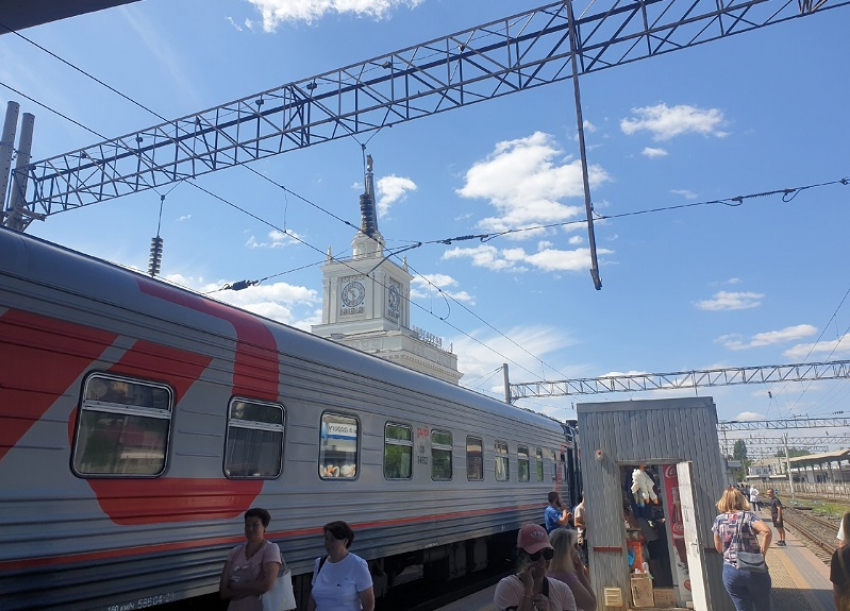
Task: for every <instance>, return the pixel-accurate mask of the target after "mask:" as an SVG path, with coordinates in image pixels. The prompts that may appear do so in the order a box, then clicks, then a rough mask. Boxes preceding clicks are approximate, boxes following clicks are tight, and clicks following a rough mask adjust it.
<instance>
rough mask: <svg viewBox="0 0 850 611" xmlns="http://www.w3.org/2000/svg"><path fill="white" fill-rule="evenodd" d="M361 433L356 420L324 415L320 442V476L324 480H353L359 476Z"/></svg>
mask: <svg viewBox="0 0 850 611" xmlns="http://www.w3.org/2000/svg"><path fill="white" fill-rule="evenodd" d="M359 431H360V424H359V423H358V422H357V419H356V418H352V417H351V416H342V415H340V414H322V430H321V432H320V436H321V438H320V440H319V476H320V477H321V478H322V479H331V478H340V477H342V478H352V477H354V476H355V475H356V474H357V441H358V437H359Z"/></svg>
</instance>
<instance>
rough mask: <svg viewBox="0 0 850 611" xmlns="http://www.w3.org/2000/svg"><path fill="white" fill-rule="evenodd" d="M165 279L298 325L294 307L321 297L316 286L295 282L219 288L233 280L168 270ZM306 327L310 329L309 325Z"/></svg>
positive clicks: (279, 320) (299, 324) (309, 303)
mask: <svg viewBox="0 0 850 611" xmlns="http://www.w3.org/2000/svg"><path fill="white" fill-rule="evenodd" d="M165 279H166V280H167V281H169V282H172V283H174V284H177V285H178V286H182V287H185V288H188V289H190V290H194V291H197V292H199V293H201V294H205V295H206V296H207V297H210V298H212V299H216V300H218V301H222V302H224V303H229V304H230V305H234V306H236V307H239V308H242V309H244V310H248V311H249V312H254V313H255V314H259V315H261V316H265V317H266V318H271V319H272V320H276V321H278V322H282V323H285V324H290V325H293V326H298V327H299V328H304V327H303V320H299V319H298V318H296V316H295V315H294V313H293V309H294V308H296V307H303V306H310V307H312V306H314V305H315V304H317V303H319V301H320V299H319V297H318V294H317V293H316V291H315V290H313V289H308V288H306V287H303V286H294V285H292V284H287V283H286V282H274V283H271V284H259V285H257V286H251V287H248V288H246V289H243V290H241V291H221V290H218V289H220V288H221V287H223V286H225V285H227V284H233V282H235V281H234V280H220V281H217V282H206V281H204V279H203V278H192V277H190V276H184V275H182V274H168V275H166V276H165ZM306 328H307V329H309V326H308V327H306Z"/></svg>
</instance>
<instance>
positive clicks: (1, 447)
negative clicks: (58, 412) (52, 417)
mask: <svg viewBox="0 0 850 611" xmlns="http://www.w3.org/2000/svg"><path fill="white" fill-rule="evenodd" d="M116 337H118V336H117V335H116V334H115V333H109V332H106V331H100V330H97V329H92V328H91V327H85V326H83V325H77V324H73V323H69V322H63V321H60V320H56V319H54V318H49V317H47V316H40V315H38V314H31V313H28V312H21V311H19V310H8V311H7V312H6V313H5V314H3V315H2V316H0V347H1V348H2V366H0V398H2V399H0V420H2V421H3V426H2V427H0V460H2V459H3V457H5V456H6V454H7V453H8V452H9V450H10V449H11V448H13V447H14V446H15V444H16V443H18V441H20V439H21V437H23V436H24V434H25V433H26V432H27V431H28V430H29V429H30V428H31V427H32V426H33V424H35V423H36V422H38V420H39V419H40V418H41V417H42V416H43V415H44V413H45V412H46V411H47V410H48V409H49V408H50V406H51V405H53V403H55V402H56V400H57V399H58V398H59V397H60V396H62V395H63V394H64V393H65V392H66V391H67V390H68V387H69V386H71V384H72V383H73V382H74V380H76V379H77V378H78V377H79V376H80V375H82V374H83V372H84V371H85V370H86V368H87V367H89V366H90V365H91V362H92V361H94V360H96V359H98V358H99V357H100V356H101V354H103V351H104V350H105V349H106V348H107V347H109V346H110V345H112V343H113V342H114V341H115V339H116Z"/></svg>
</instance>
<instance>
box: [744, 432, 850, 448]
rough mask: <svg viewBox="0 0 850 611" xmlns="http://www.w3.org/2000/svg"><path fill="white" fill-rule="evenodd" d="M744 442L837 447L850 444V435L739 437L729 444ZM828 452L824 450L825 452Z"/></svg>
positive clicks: (751, 443)
mask: <svg viewBox="0 0 850 611" xmlns="http://www.w3.org/2000/svg"><path fill="white" fill-rule="evenodd" d="M741 440H743V441H744V443H746V444H747V446H748V447H749V446H751V445H753V446H779V447H783V446H785V444H786V443H787V444H788V445H789V446H806V447H808V446H812V445H818V446H820V445H836V444H850V436H848V435H836V436H835V437H830V436H829V435H827V436H823V437H789V438H788V439H787V440H785V439H784V438H783V437H739V438H737V439H729V440H728V441H729V443H733V442H735V441H741ZM825 451H826V450H824V452H825Z"/></svg>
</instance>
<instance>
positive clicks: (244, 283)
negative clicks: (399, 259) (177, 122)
mask: <svg viewBox="0 0 850 611" xmlns="http://www.w3.org/2000/svg"><path fill="white" fill-rule="evenodd" d="M0 85H3V86H5V87H7V88H9V89H11V90H12V91H15V92H16V93H19V94H20V95H24V97H26V98H27V99H29V100H32V101H33V102H35V103H36V104H38V105H39V106H42V107H44V108H46V109H47V110H49V111H51V112H53V113H55V114H57V115H59V116H60V117H62V118H65V119H67V120H69V121H70V122H72V123H73V124H75V125H78V126H79V127H81V128H83V129H85V130H86V131H88V132H90V133H92V134H95V135H97V136H98V137H100V138H104V139H106V138H105V137H104V136H102V135H100V134H98V133H97V132H96V131H94V130H93V129H90V128H88V127H86V126H85V125H83V124H82V123H79V122H78V121H75V120H73V119H71V118H69V117H66V116H65V115H63V114H62V113H60V112H58V111H56V110H54V109H52V108H50V107H49V106H47V105H46V104H42V103H41V102H37V101H36V100H34V99H33V98H31V97H30V96H27V95H25V94H22V93H21V92H19V91H18V90H16V89H14V88H12V87H9V86H8V85H5V83H2V82H0ZM131 152H132V151H131ZM136 154H137V153H136ZM245 167H247V166H245ZM249 169H250V170H251V171H252V172H254V173H256V174H257V175H259V176H262V177H263V178H266V179H267V180H269V181H270V182H272V183H274V184H277V183H275V182H274V181H272V180H271V179H268V178H267V177H265V176H263V175H262V174H260V173H259V172H256V170H253V168H249ZM184 182H188V184H190V185H192V186H193V187H195V188H196V189H199V190H200V191H203V192H204V193H206V194H207V195H209V196H210V197H213V198H215V199H218V200H219V201H221V202H223V203H226V204H227V205H229V206H232V207H233V208H234V209H236V210H239V211H240V212H242V213H243V214H246V215H247V216H250V217H251V218H253V219H255V220H257V221H259V222H261V223H264V224H266V225H268V226H270V227H272V228H274V229H276V230H277V231H281V232H282V233H283V234H284V235H286V236H288V237H289V238H291V239H293V240H295V241H297V242H300V243H301V244H303V245H305V246H307V247H309V248H311V249H313V250H316V251H317V252H319V253H321V254H325V253H324V252H323V251H322V250H321V249H319V248H317V247H315V246H313V245H312V244H309V243H308V242H306V241H304V240H302V239H301V238H299V237H298V236H297V235H295V234H294V233H292V232H290V231H289V230H288V229H281V228H280V227H277V226H276V225H274V224H273V223H270V222H269V221H266V220H265V219H262V218H260V217H259V216H257V215H255V214H253V213H252V212H249V211H248V210H246V209H244V208H242V207H241V206H238V205H236V204H234V203H232V202H230V201H228V200H227V199H225V198H223V197H221V196H219V195H217V194H215V193H213V192H212V191H210V190H208V189H205V188H204V187H201V186H200V185H198V184H197V183H196V182H194V181H192V180H188V179H184ZM277 186H279V187H280V188H282V189H284V190H285V191H286V192H288V193H292V194H293V195H294V196H297V197H299V199H302V200H303V201H305V202H307V203H310V204H311V205H314V204H312V202H310V201H309V200H307V199H306V198H304V197H302V196H300V195H298V194H297V193H294V192H293V191H291V190H289V189H286V188H285V187H284V186H283V185H277ZM316 207H317V208H318V209H320V210H324V209H323V208H321V206H316ZM326 212H327V211H326ZM332 216H334V217H335V218H337V219H338V220H341V221H342V222H343V223H345V224H347V225H348V226H350V227H354V225H352V224H351V223H349V222H347V221H345V220H343V219H339V217H336V216H335V215H332ZM420 245H421V244H415V245H413V246H409V247H406V248H405V249H404V250H410V249H412V248H418V247H419V246H420ZM388 256H389V255H388ZM334 260H336V261H338V262H342V261H341V260H339V259H336V258H334ZM349 267H350V266H349ZM351 269H352V270H353V271H356V272H357V273H360V271H359V270H355V269H354V268H351ZM373 280H374V281H375V282H378V281H377V280H375V279H373ZM256 284H259V281H254V280H243V281H240V282H237V283H234V284H231V285H228V286H227V287H222V289H220V290H225V289H230V290H233V289H234V287H238V288H236V289H235V290H239V289H240V288H247V287H249V286H255V285H256ZM379 284H380V283H379ZM383 288H387V287H386V286H383ZM408 303H409V304H411V305H413V306H415V307H418V308H420V309H422V310H423V311H424V312H427V313H428V314H430V315H431V316H434V317H435V318H437V319H438V320H441V321H442V322H443V323H444V324H446V325H448V326H449V327H451V328H452V329H454V330H456V331H457V332H458V333H461V334H462V335H464V336H466V337H468V338H469V339H471V340H472V341H474V342H476V343H477V344H479V345H481V346H482V347H484V348H486V349H488V350H490V351H491V352H493V353H494V354H496V355H497V356H499V357H500V358H502V359H503V360H506V361H509V362H511V363H513V364H514V365H516V366H517V367H518V368H520V369H522V370H523V371H525V372H527V373H529V374H531V375H532V376H535V377H536V374H535V373H534V372H532V371H530V370H528V369H526V368H525V367H524V366H522V365H521V364H519V363H517V362H515V361H514V360H513V359H510V358H508V357H507V356H505V355H503V354H501V353H500V352H499V351H498V350H496V349H495V348H492V347H490V346H488V345H487V344H485V343H484V342H482V341H481V340H479V339H477V338H475V337H473V336H472V335H470V334H469V333H467V332H466V331H463V330H462V329H460V328H459V327H457V326H456V325H454V324H453V323H450V322H448V320H447V319H442V318H440V317H437V316H435V315H434V314H433V313H431V312H429V311H428V310H426V309H425V308H424V307H423V306H421V305H419V304H417V303H415V302H413V301H411V300H408ZM465 309H467V311H469V310H468V308H465ZM476 317H477V318H478V319H479V320H481V321H482V322H485V321H484V320H483V319H481V318H480V317H479V316H477V315H476ZM485 324H488V326H490V327H491V328H493V329H494V330H495V327H492V325H489V323H485ZM499 333H500V335H503V336H504V334H502V333H501V332H499ZM504 337H506V338H507V336H504ZM508 339H509V338H508ZM510 341H511V342H512V343H514V344H516V342H514V341H513V340H510ZM516 345H519V344H516ZM523 350H524V351H525V352H528V351H526V350H525V349H523ZM528 354H531V353H528ZM531 356H532V357H533V358H535V359H536V360H538V361H540V362H541V363H542V362H543V361H542V359H540V358H539V357H537V356H534V355H531ZM550 369H552V370H553V371H557V370H556V369H554V368H553V367H550Z"/></svg>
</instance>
